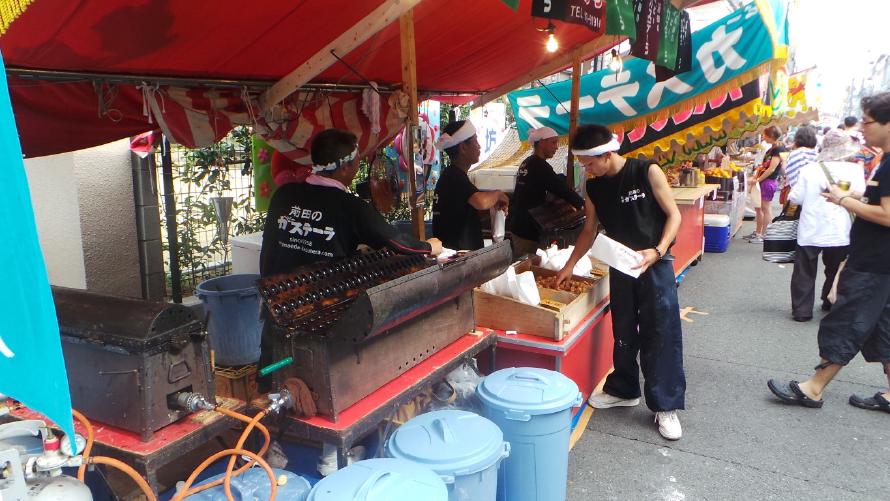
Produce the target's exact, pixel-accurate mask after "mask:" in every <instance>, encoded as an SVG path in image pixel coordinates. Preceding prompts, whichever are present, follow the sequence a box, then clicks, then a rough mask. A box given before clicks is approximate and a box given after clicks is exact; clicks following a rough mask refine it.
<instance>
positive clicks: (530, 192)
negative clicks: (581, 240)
mask: <svg viewBox="0 0 890 501" xmlns="http://www.w3.org/2000/svg"><path fill="white" fill-rule="evenodd" d="M558 139H559V138H558V136H557V135H556V131H555V130H553V129H551V128H550V127H541V128H539V129H534V130H533V131H531V132H530V133H529V135H528V142H529V143H531V144H532V147H533V148H534V153H533V154H532V155H531V156H529V157H528V158H526V159H525V160H523V161H522V164H520V166H519V170H518V171H517V172H516V186H515V187H514V188H513V196H512V197H510V220H509V221H508V222H507V229H508V230H509V231H510V233H511V237H510V238H511V242H510V243H511V244H512V245H513V257H514V258H518V257H519V256H522V255H524V254H534V253H535V250H536V249H537V248H538V245H539V244H540V241H539V240H540V238H541V232H540V229H539V228H538V225H537V223H535V221H534V219H533V218H532V216H531V215H530V214H529V212H528V211H529V209H534V208H535V207H538V206H540V205H542V204H544V202H545V201H546V198H547V193H552V194H554V195H556V196H558V197H560V198H562V199H563V200H565V201H566V202H568V203H570V204H572V205H573V206H574V207H575V208H576V209H583V208H584V199H583V198H581V196H580V195H578V194H577V193H575V191H574V190H572V189H571V188H569V185H568V184H566V182H565V181H563V180H562V179H560V177H559V176H557V175H556V172H554V171H553V167H551V166H550V164H549V163H548V162H547V160H549V159H551V158H553V155H554V154H556V149H557V147H558Z"/></svg>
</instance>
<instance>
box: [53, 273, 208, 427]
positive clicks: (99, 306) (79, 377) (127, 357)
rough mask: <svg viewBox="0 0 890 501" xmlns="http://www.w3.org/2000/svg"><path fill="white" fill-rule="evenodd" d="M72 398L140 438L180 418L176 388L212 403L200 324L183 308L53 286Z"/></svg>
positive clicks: (95, 416) (76, 404) (96, 416)
mask: <svg viewBox="0 0 890 501" xmlns="http://www.w3.org/2000/svg"><path fill="white" fill-rule="evenodd" d="M52 292H53V299H54V300H55V305H56V314H57V316H58V319H59V330H60V333H61V337H62V350H63V352H64V355H65V366H66V368H67V370H68V383H69V386H70V389H71V403H72V405H73V406H74V408H75V409H77V410H79V411H80V412H82V413H83V414H84V415H86V416H87V417H89V418H90V419H95V420H96V421H99V422H102V423H105V424H108V425H112V426H116V427H119V428H123V429H125V430H129V431H133V432H136V433H139V434H140V435H141V438H142V440H143V441H147V440H149V439H150V438H151V436H152V434H153V433H154V432H155V431H157V430H158V429H160V428H162V427H164V426H166V425H168V424H170V423H173V422H174V421H177V420H178V419H180V418H182V417H184V416H186V415H187V414H188V411H186V410H183V409H180V408H178V407H177V406H176V405H171V404H170V403H169V402H170V400H171V397H172V396H173V395H175V394H176V393H179V392H182V391H190V392H196V393H199V394H201V395H204V396H205V397H207V398H208V399H209V400H210V401H213V399H214V397H215V391H214V386H213V372H212V370H211V367H210V356H209V350H208V346H207V338H206V334H205V331H204V326H203V323H202V322H201V321H200V320H199V319H198V318H197V317H195V315H194V314H193V313H192V312H191V310H189V309H188V308H186V307H184V306H182V305H176V304H168V303H157V302H149V301H142V300H138V299H131V298H124V297H115V296H108V295H103V294H96V293H92V292H87V291H82V290H77V289H67V288H63V287H53V290H52Z"/></svg>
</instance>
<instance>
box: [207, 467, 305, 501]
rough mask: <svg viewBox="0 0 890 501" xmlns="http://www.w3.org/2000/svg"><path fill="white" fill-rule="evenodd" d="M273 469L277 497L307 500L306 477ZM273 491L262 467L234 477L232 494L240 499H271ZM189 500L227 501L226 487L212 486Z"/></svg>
mask: <svg viewBox="0 0 890 501" xmlns="http://www.w3.org/2000/svg"><path fill="white" fill-rule="evenodd" d="M272 471H273V472H274V473H275V480H276V482H278V491H277V495H276V496H275V498H276V499H286V500H288V501H305V500H306V496H308V495H309V490H310V489H311V486H310V485H309V482H307V481H306V479H305V478H303V477H301V476H299V475H297V474H296V473H293V472H290V471H286V470H280V469H278V468H272ZM223 476H225V473H220V474H219V475H214V476H212V477H210V478H208V479H207V480H204V481H202V482H201V483H199V484H196V485H195V486H196V487H197V486H198V485H204V484H209V483H210V482H213V481H214V480H217V479H220V478H222V477H223ZM282 478H284V483H282V482H281V479H282ZM271 492H272V487H271V485H270V484H269V476H268V475H266V470H264V469H262V468H251V469H249V470H247V471H246V472H244V473H242V474H241V475H238V476H237V477H232V496H233V497H234V498H235V499H238V500H240V501H251V500H256V501H265V500H266V499H269V494H271ZM189 500H192V501H226V492H225V488H224V487H223V486H222V485H218V486H216V487H211V488H210V489H207V490H206V491H201V492H199V493H197V494H192V495H191V496H189Z"/></svg>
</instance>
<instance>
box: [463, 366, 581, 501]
mask: <svg viewBox="0 0 890 501" xmlns="http://www.w3.org/2000/svg"><path fill="white" fill-rule="evenodd" d="M476 393H477V394H478V395H479V399H480V400H482V407H483V414H484V415H485V416H486V417H487V418H488V419H490V420H492V421H493V422H494V423H496V424H497V425H498V426H499V427H500V428H501V430H502V431H503V432H504V438H505V439H506V440H507V441H508V442H510V448H511V451H512V452H511V454H510V457H509V458H508V459H507V460H506V461H505V462H504V466H503V468H502V470H503V475H502V478H501V479H500V481H499V482H498V496H497V499H498V500H499V501H506V500H509V501H559V500H564V499H565V497H566V482H567V480H568V471H569V438H570V436H571V433H572V430H571V425H572V407H576V406H579V405H581V402H582V401H583V399H582V397H581V393H580V392H579V391H578V385H577V384H575V382H574V381H572V380H571V379H569V378H567V377H566V376H564V375H562V374H560V373H558V372H554V371H549V370H546V369H536V368H515V367H514V368H510V369H502V370H499V371H497V372H495V373H493V374H490V375H488V376H487V377H486V378H485V379H484V380H483V381H482V384H480V385H479V387H478V388H477V389H476Z"/></svg>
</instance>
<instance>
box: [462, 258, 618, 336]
mask: <svg viewBox="0 0 890 501" xmlns="http://www.w3.org/2000/svg"><path fill="white" fill-rule="evenodd" d="M515 268H516V273H517V274H519V273H523V272H525V271H529V270H530V271H532V272H533V273H534V274H535V277H536V278H537V277H549V276H553V275H556V272H555V271H551V270H546V269H544V268H539V267H537V266H534V265H532V264H531V262H529V261H524V262H522V263H519V264H517V265H515ZM607 277H608V275H607V276H606V277H602V278H598V279H591V278H586V277H579V276H573V277H572V278H573V279H574V280H580V281H584V282H588V283H590V284H591V287H590V289H589V290H588V291H587V292H585V293H584V294H580V295H575V294H572V293H570V292H567V291H557V290H552V289H543V288H540V287H539V288H538V291H539V292H540V293H541V299H542V300H545V299H549V300H553V301H556V302H559V303H564V304H565V306H563V307H562V308H560V310H559V311H556V310H553V309H549V308H544V307H542V306H532V305H529V304H525V303H522V302H520V301H516V300H514V299H511V298H508V297H503V296H497V295H494V294H488V293H486V292H482V291H481V290H480V289H476V290H475V291H474V294H475V297H474V301H475V307H476V325H478V326H480V327H488V328H491V329H497V330H504V331H516V332H518V333H521V334H528V335H531V336H540V337H544V338H548V339H553V340H556V341H560V340H562V339H563V338H564V337H565V336H566V335H568V334H569V333H570V332H572V330H573V329H575V328H576V327H578V326H579V325H580V323H581V321H582V320H583V319H584V318H585V317H587V315H588V314H589V313H590V312H591V310H593V309H594V308H595V307H596V306H597V305H598V304H600V303H601V302H602V301H603V300H604V299H605V298H606V297H607V296H608V295H609V285H608V280H607Z"/></svg>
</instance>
